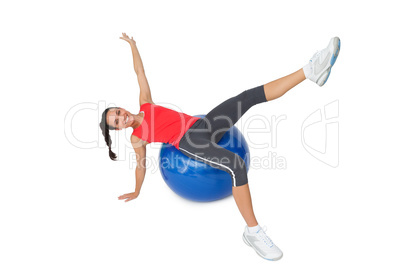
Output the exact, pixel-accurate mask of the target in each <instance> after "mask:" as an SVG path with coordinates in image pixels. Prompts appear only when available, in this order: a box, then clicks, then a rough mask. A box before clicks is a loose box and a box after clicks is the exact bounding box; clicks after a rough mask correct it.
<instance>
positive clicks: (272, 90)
mask: <svg viewBox="0 0 402 268" xmlns="http://www.w3.org/2000/svg"><path fill="white" fill-rule="evenodd" d="M305 79H306V76H305V75H304V71H303V69H300V70H298V71H296V72H294V73H292V74H289V75H287V76H284V77H282V78H279V79H277V80H274V81H272V82H269V83H267V84H265V85H264V93H265V97H266V99H267V101H271V100H274V99H277V98H279V97H281V96H282V95H283V94H285V93H286V92H288V91H289V90H290V89H292V88H293V87H295V86H296V85H298V84H299V83H301V82H303V81H304V80H305Z"/></svg>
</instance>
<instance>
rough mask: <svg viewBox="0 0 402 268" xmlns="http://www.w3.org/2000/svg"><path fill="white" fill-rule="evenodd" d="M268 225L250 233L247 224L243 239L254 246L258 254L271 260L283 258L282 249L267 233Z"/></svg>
mask: <svg viewBox="0 0 402 268" xmlns="http://www.w3.org/2000/svg"><path fill="white" fill-rule="evenodd" d="M265 231H266V227H265V226H264V228H263V229H260V230H259V231H258V232H256V233H250V232H249V231H248V228H247V226H246V228H245V230H244V233H243V241H244V243H246V244H247V245H248V246H250V247H252V248H253V249H254V250H255V252H257V254H258V255H260V256H261V257H262V258H264V259H266V260H270V261H277V260H279V259H280V258H282V256H283V253H282V251H281V250H280V249H279V248H278V247H277V246H275V244H274V243H273V242H272V240H271V239H270V238H269V237H268V236H267V235H266V234H265Z"/></svg>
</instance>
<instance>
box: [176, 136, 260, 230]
mask: <svg viewBox="0 0 402 268" xmlns="http://www.w3.org/2000/svg"><path fill="white" fill-rule="evenodd" d="M190 136H191V137H189V138H190V139H191V143H189V140H187V139H185V140H183V141H181V142H180V146H179V149H180V151H181V152H182V153H183V154H185V155H186V156H188V157H190V158H192V159H195V160H198V161H201V162H204V163H206V164H207V165H210V166H212V167H214V168H218V169H220V170H223V171H225V172H227V173H229V175H230V176H231V178H232V193H233V197H234V199H235V201H236V205H237V207H238V209H239V211H240V214H241V215H242V216H243V218H244V220H245V221H246V223H247V225H248V226H250V227H252V226H256V225H257V224H258V223H257V220H256V218H255V215H254V211H253V206H252V203H251V195H250V190H249V187H248V178H247V168H246V164H245V162H244V160H243V159H242V158H241V157H240V156H239V155H238V154H235V153H233V152H231V151H229V150H227V149H225V148H223V147H221V146H219V145H218V144H216V143H212V142H211V141H210V140H209V139H208V138H206V137H202V135H200V134H196V133H193V135H191V134H190ZM200 145H202V146H200ZM206 145H208V146H206Z"/></svg>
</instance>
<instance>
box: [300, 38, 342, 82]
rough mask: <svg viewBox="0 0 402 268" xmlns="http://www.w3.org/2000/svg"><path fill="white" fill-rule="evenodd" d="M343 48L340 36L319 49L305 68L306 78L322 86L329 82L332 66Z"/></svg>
mask: <svg viewBox="0 0 402 268" xmlns="http://www.w3.org/2000/svg"><path fill="white" fill-rule="evenodd" d="M340 48H341V40H339V37H333V38H332V39H331V40H330V41H329V44H328V46H327V47H326V48H324V49H323V50H321V51H318V52H317V53H315V54H314V55H313V57H312V58H311V60H310V62H309V64H308V65H306V66H305V67H304V68H303V69H304V70H305V74H306V76H308V77H306V78H308V79H310V80H311V81H313V82H314V83H317V85H319V86H320V87H321V86H323V85H324V84H325V82H327V80H328V77H329V75H330V73H331V68H332V66H334V64H335V61H336V59H337V57H338V54H339V50H340Z"/></svg>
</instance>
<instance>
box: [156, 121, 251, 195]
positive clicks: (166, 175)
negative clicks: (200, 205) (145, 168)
mask: <svg viewBox="0 0 402 268" xmlns="http://www.w3.org/2000/svg"><path fill="white" fill-rule="evenodd" d="M204 116H205V115H196V117H204ZM218 144H219V145H220V146H222V147H223V148H225V149H227V150H229V151H231V152H233V153H236V154H238V155H239V156H240V157H241V158H242V159H243V160H244V162H245V164H246V169H247V171H248V170H249V166H250V151H249V148H248V145H247V142H246V140H245V139H244V137H243V135H242V134H241V132H240V130H239V129H238V128H237V127H235V126H233V127H231V128H230V129H229V130H228V131H227V132H226V133H225V134H224V135H223V137H222V139H221V140H220V141H219V142H218ZM159 169H160V171H161V174H162V177H163V179H164V181H165V182H166V184H167V185H168V186H169V187H170V189H172V191H173V192H175V193H176V194H178V195H179V196H181V197H183V198H186V199H189V200H193V201H199V202H208V201H215V200H218V199H222V198H225V197H227V196H229V195H231V194H232V178H231V176H230V174H229V173H227V172H226V171H223V170H220V169H217V168H214V167H211V166H210V165H208V164H205V163H204V162H201V161H198V160H194V159H192V158H189V157H187V156H186V155H184V154H183V153H182V152H180V151H179V150H177V149H176V148H175V147H174V146H173V145H171V144H166V143H164V144H163V145H162V148H161V150H160V154H159Z"/></svg>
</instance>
